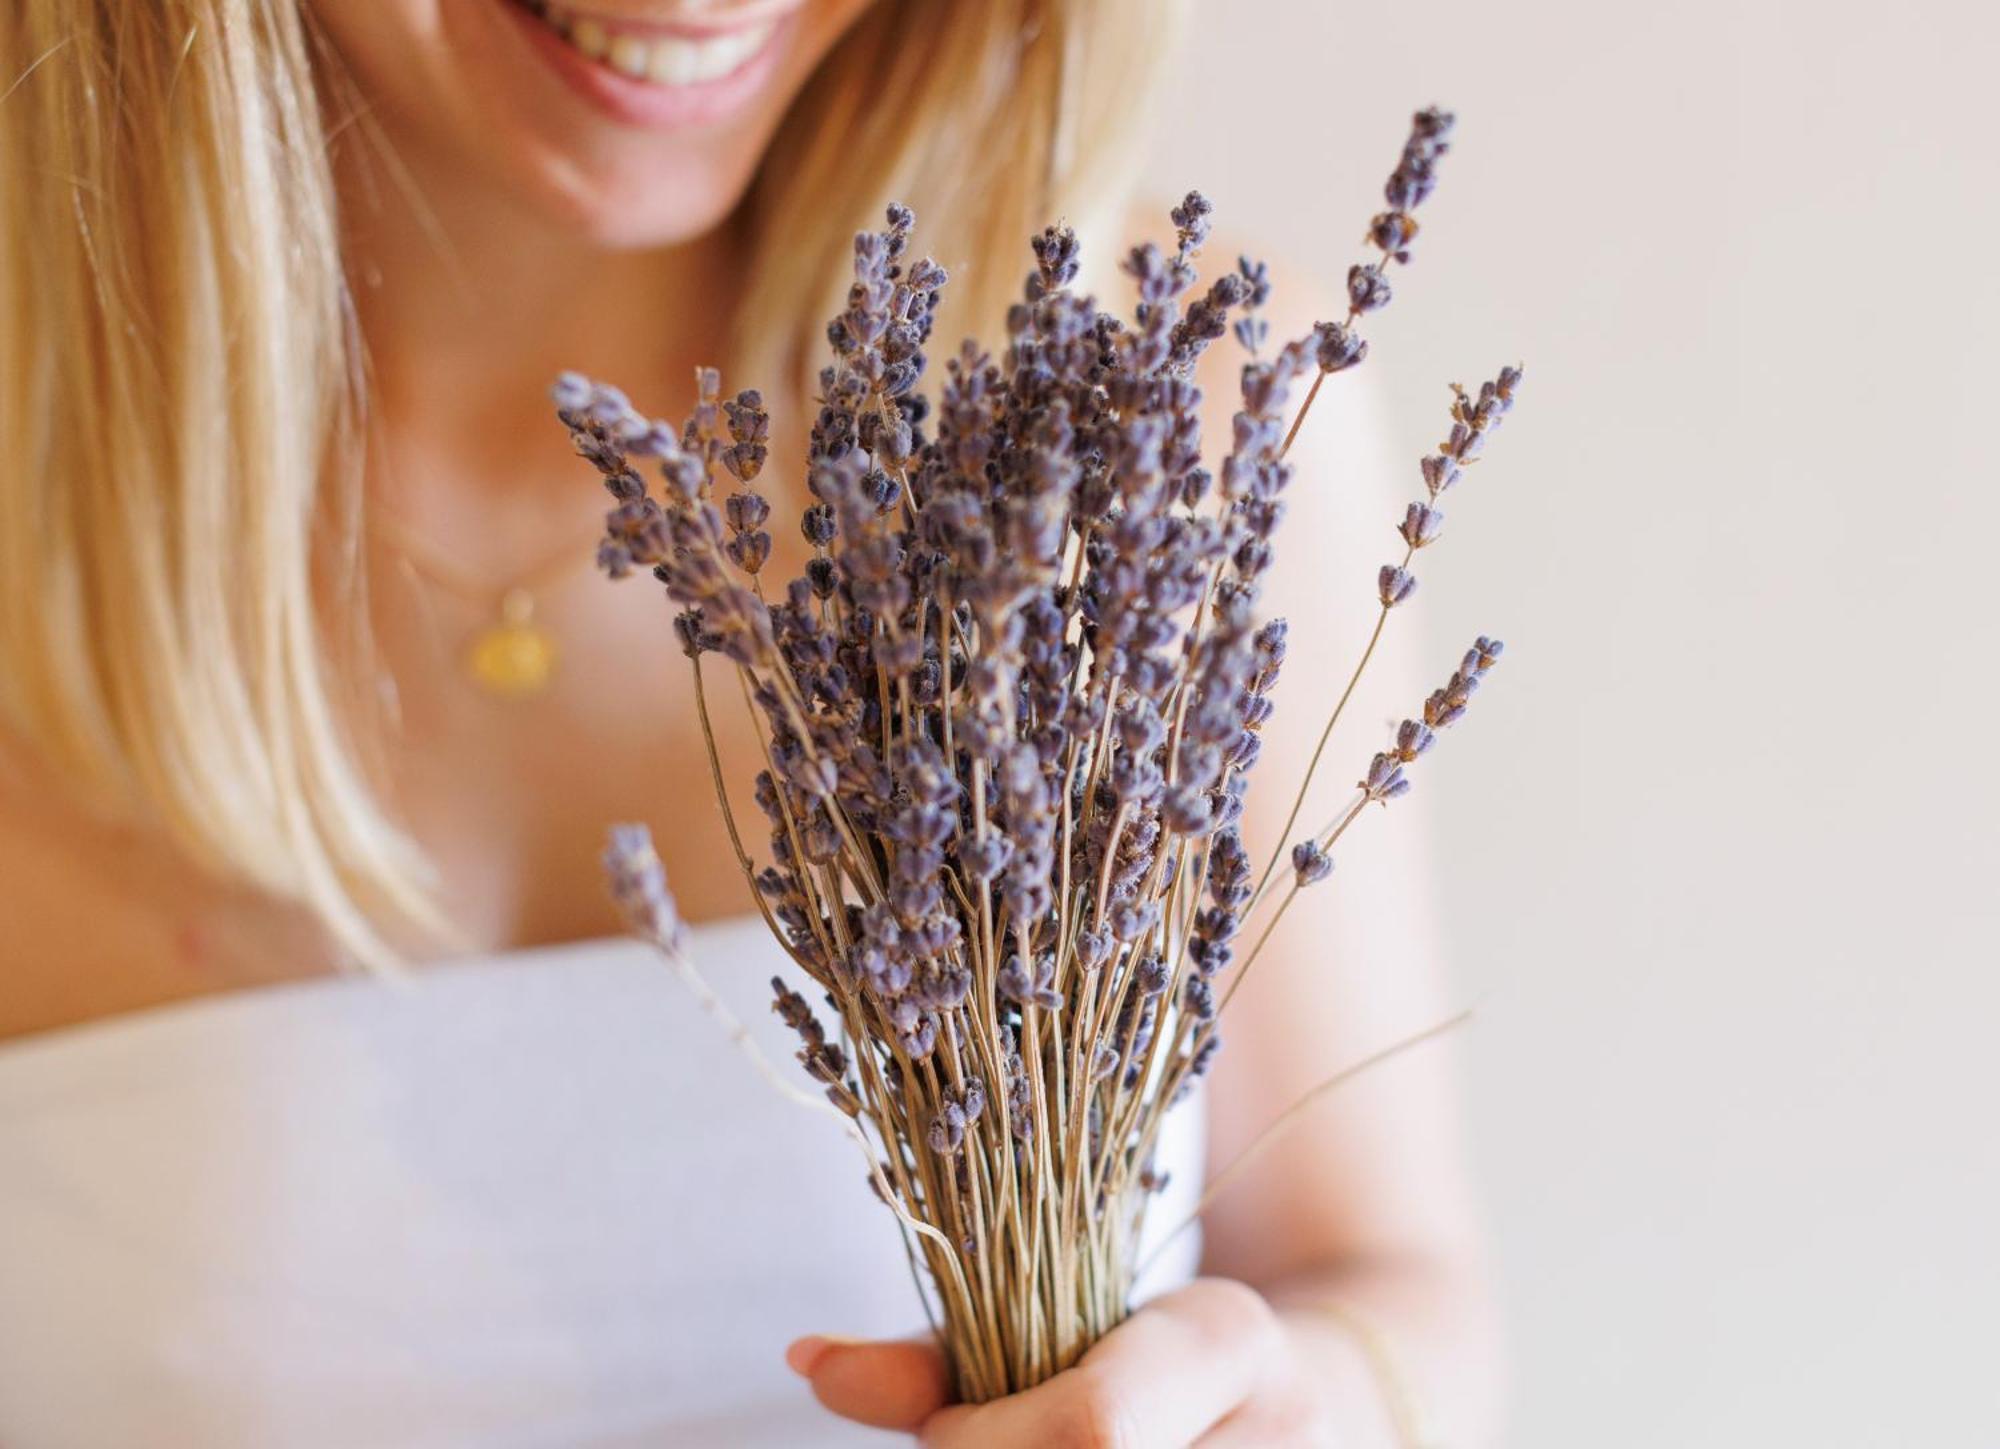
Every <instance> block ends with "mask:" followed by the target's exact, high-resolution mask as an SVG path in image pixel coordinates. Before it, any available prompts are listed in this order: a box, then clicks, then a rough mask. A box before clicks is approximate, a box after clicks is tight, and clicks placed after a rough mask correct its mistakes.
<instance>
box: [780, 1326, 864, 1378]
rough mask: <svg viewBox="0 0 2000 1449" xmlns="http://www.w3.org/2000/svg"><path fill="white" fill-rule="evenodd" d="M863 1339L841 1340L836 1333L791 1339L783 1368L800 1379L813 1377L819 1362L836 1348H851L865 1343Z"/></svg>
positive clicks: (813, 1334)
mask: <svg viewBox="0 0 2000 1449" xmlns="http://www.w3.org/2000/svg"><path fill="white" fill-rule="evenodd" d="M867 1341H868V1340H866V1339H865V1338H843V1337H841V1336H840V1335H839V1334H837V1333H809V1334H807V1335H806V1336H805V1337H804V1338H797V1339H793V1340H792V1343H791V1346H790V1347H789V1348H787V1349H786V1350H785V1366H786V1367H787V1368H789V1369H790V1370H791V1371H792V1372H793V1373H795V1374H797V1375H798V1376H799V1377H800V1378H802V1379H809V1378H811V1377H812V1376H813V1370H814V1369H816V1368H818V1367H819V1365H820V1361H821V1360H823V1359H824V1358H825V1357H826V1356H827V1354H828V1353H830V1352H831V1351H832V1350H834V1349H836V1348H852V1347H853V1346H855V1345H856V1344H860V1343H866V1342H867Z"/></svg>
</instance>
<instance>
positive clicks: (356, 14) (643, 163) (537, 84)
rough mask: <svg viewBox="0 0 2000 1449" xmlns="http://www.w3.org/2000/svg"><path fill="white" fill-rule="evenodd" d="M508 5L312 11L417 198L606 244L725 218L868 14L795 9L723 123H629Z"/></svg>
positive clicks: (697, 228)
mask: <svg viewBox="0 0 2000 1449" xmlns="http://www.w3.org/2000/svg"><path fill="white" fill-rule="evenodd" d="M515 3H516V0H318V4H317V6H316V9H317V11H318V13H319V18H320V20H321V22H322V26H323V28H324V30H325V32H326V34H327V37H328V39H329V40H330V41H331V42H332V44H333V47H334V49H335V50H336V52H337V53H338V55H339V57H340V59H341V61H342V62H343V63H344V65H345V68H346V69H347V71H348V72H349V74H350V75H351V76H352V77H353V78H354V80H355V81H356V83H357V84H358V85H359V87H360V89H361V90H362V92H363V96H364V98H365V101H366V103H367V104H368V106H369V108H370V110H371V111H372V112H373V114H374V115H375V117H376V118H377V119H378V121H379V122H380V124H381V126H382V128H383V129H384V131H385V132H386V133H387V139H388V140H389V141H390V142H391V144H392V145H393V146H394V147H395V148H396V149H397V151H398V152H399V154H400V156H401V159H402V160H404V161H405V162H406V163H407V164H408V165H409V166H410V168H411V169H412V171H413V172H415V173H416V174H417V176H418V178H419V180H420V181H421V183H422V184H423V185H424V186H425V187H426V188H427V189H429V190H432V191H434V192H437V191H441V190H442V191H449V192H451V193H453V194H455V195H456V196H458V197H460V198H465V199H471V200H474V201H476V200H477V193H480V192H485V193H488V194H489V199H502V200H504V201H505V203H506V204H507V206H508V207H509V209H519V208H523V207H525V208H526V209H528V210H529V211H531V212H533V213H537V214H539V215H541V216H542V217H543V218H544V219H545V220H547V221H549V222H551V223H552V224H554V225H555V226H557V227H558V228H560V229H561V230H562V231H564V232H566V233H569V234H572V235H574V236H576V237H577V238H578V239H579V240H584V241H588V242H591V243H594V244H597V245H603V246H613V247H641V246H660V245H668V244H671V243H673V242H676V241H680V240H685V239H687V238H689V237H691V236H695V235H699V234H700V233H701V232H703V231H706V230H708V229H709V228H711V227H713V226H714V225H715V224H716V223H717V222H719V221H720V220H721V219H722V218H723V217H724V216H726V215H727V214H728V212H729V211H730V210H731V208H733V207H734V206H735V204H736V202H737V201H738V200H739V199H740V197H741V196H742V194H743V192H744V190H745V189H746V188H747V186H748V185H749V182H750V179H751V177H752V176H753V175H754V174H755V171H756V168H757V164H758V161H759V159H760V158H761V157H762V155H763V152H764V150H765V148H766V146H767V145H768V144H769V142H770V139H771V137H772V135H773V133H775V131H776V130H777V128H778V126H779V124H780V122H781V121H782V120H783V117H784V114H785V112H786V110H787V109H788V108H789V107H790V106H791V104H792V102H793V101H794V100H796V98H797V96H798V93H799V92H800V91H801V90H803V89H804V88H805V86H806V84H807V83H808V82H809V80H810V79H811V77H812V75H813V73H814V71H815V70H816V69H817V68H818V66H819V64H820V63H821V62H822V61H823V60H824V59H825V57H826V54H827V52H828V51H829V50H831V49H832V48H833V47H834V45H835V44H836V43H837V42H838V41H839V40H840V38H841V37H842V36H843V35H844V34H845V33H846V32H847V30H848V29H849V28H850V27H851V26H852V25H853V24H854V23H855V22H856V21H857V20H858V19H859V18H860V17H861V16H862V14H863V13H864V12H865V11H867V10H868V9H869V8H870V0H806V3H805V4H803V5H800V6H798V7H797V8H796V9H794V10H793V11H791V12H790V13H789V14H788V15H787V16H786V17H785V19H784V20H783V22H782V27H783V29H782V32H781V41H782V44H781V45H780V46H779V48H778V50H777V54H776V57H775V60H776V63H775V64H773V65H772V66H770V68H769V71H768V75H767V76H766V78H765V79H764V80H763V81H762V82H761V83H760V84H759V85H757V86H756V87H755V88H754V90H752V91H751V92H750V93H749V94H747V95H746V96H745V97H744V98H743V99H742V101H741V102H740V103H739V104H736V105H734V106H733V107H731V108H730V109H729V110H728V111H727V112H726V113H725V114H724V115H722V116H720V117H717V118H715V119H713V120H708V121H700V122H695V123H691V124H686V125H634V124H628V123H625V122H622V121H620V120H619V119H617V118H615V117H613V116H611V115H609V114H607V113H606V112H605V111H604V109H603V108H602V107H600V106H598V105H596V104H593V103H592V102H590V101H589V100H587V99H586V98H585V97H583V96H581V95H580V94H579V93H578V91H577V88H576V86H575V85H574V84H573V83H572V81H571V80H570V79H566V78H565V72H564V68H563V66H564V60H563V59H555V60H552V58H551V55H550V53H549V50H548V44H547V37H546V36H544V35H542V34H541V33H540V32H539V31H538V30H537V28H536V27H538V26H539V25H540V24H541V22H540V21H537V20H534V19H532V18H528V17H525V16H524V15H523V14H522V13H521V12H520V11H519V10H517V9H516V8H515ZM676 8H682V7H673V6H663V7H662V9H661V11H660V13H661V14H663V15H664V14H670V13H672V12H673V11H674V9H676ZM726 8H727V7H712V8H711V13H715V12H716V11H717V10H723V9H726ZM627 13H632V12H631V11H629V10H628V12H627ZM558 55H566V53H563V52H558ZM469 194H470V195H469ZM441 199H442V198H441Z"/></svg>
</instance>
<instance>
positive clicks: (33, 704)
mask: <svg viewBox="0 0 2000 1449" xmlns="http://www.w3.org/2000/svg"><path fill="white" fill-rule="evenodd" d="M5 9H6V10H7V11H8V12H9V13H8V14H6V15H0V440H4V445H3V446H4V451H0V727H4V728H5V730H6V732H7V733H8V734H9V735H10V736H11V737H12V739H13V741H14V743H15V744H16V745H17V746H18V747H20V748H21V749H22V750H23V751H24V752H25V753H26V755H27V757H28V758H29V759H31V760H32V761H34V762H35V764H36V765H37V766H39V767H41V768H45V769H47V770H49V771H51V772H53V773H55V774H56V775H57V776H58V777H59V778H61V779H62V780H63V781H64V783H65V784H66V786H67V787H68V788H69V789H70V790H71V791H72V792H73V794H74V795H75V796H76V797H77V798H78V799H79V801H81V802H83V803H84V804H86V806H87V807H88V808H92V809H95V810H97V811H99V812H102V813H106V814H110V815H115V816H117V817H120V818H124V819H129V820H134V821H138V822H141V823H143V824H145V825H147V826H149V827H152V828H156V829H158V830H160V831H162V832H164V833H165V834H166V835H167V836H168V837H169V838H170V839H171V840H172V841H173V842H174V843H175V844H176V845H177V846H178V847H179V848H180V849H182V850H183V851H185V852H186V854H187V855H188V856H189V857H191V858H192V859H193V860H195V861H196V862H197V863H199V864H200V865H201V866H203V867H204V868H205V869H207V870H208V871H210V872H211V873H212V874H214V875H216V876H218V877H219V878H223V879H228V880H232V881H240V882H246V883H249V884H251V885H253V886H255V887H256V888H258V889H260V890H262V891H264V892H266V893H268V894H270V895H271V896H273V897H276V898H278V899H281V900H286V901H290V902H295V903H298V904H300V905H303V906H304V907H306V908H307V909H309V910H310V911H311V912H312V914H313V915H314V916H315V918H316V919H318V920H319V921H320V922H321V923H322V925H323V926H324V928H325V929H326V930H327V932H328V933H329V934H330V936H331V938H332V939H333V940H334V941H335V942H337V943H338V944H339V946H340V947H342V948H343V951H344V954H345V955H346V957H348V958H349V959H351V960H352V961H354V962H358V963H360V964H364V965H369V966H389V965H392V964H393V963H394V962H395V961H396V959H397V957H398V954H399V950H400V949H401V947H402V945H404V944H407V943H411V942H414V941H424V940H428V941H432V942H438V943H443V942H448V941H450V940H451V939H452V936H451V930H450V925H449V922H447V921H446V920H445V919H444V918H443V916H442V914H441V913H440V911H439V910H438V908H437V906H436V903H435V901H434V899H433V895H432V890H433V886H434V872H433V871H432V870H431V868H430V864H429V862H428V861H427V859H426V858H425V856H424V853H423V851H422V850H421V849H420V848H419V846H418V845H417V843H416V842H415V841H414V840H413V839H412V838H411V837H410V835H409V834H408V833H407V832H406V830H405V829H404V828H403V827H402V825H401V824H400V823H399V822H398V820H397V819H396V817H395V814H394V812H393V810H392V809H391V808H390V807H389V806H388V805H387V804H386V803H385V801H384V799H383V798H382V795H381V793H380V786H381V781H380V778H379V776H380V772H379V771H377V770H374V769H371V768H369V767H368V766H367V765H366V764H365V763H364V762H366V761H368V760H370V759H372V758H376V757H377V751H376V749H375V746H376V745H377V744H379V740H377V739H375V738H374V737H373V736H374V733H375V731H377V730H378V729H380V728H381V725H382V722H381V720H380V717H379V712H378V711H373V710H371V709H370V708H369V707H368V705H367V700H368V699H369V698H370V697H371V695H372V693H373V691H372V689H371V683H372V681H371V678H370V672H371V671H372V670H373V668H374V667H375V666H374V664H373V663H372V656H371V654H370V651H369V649H368V641H367V628H366V620H365V604H364V594H363V587H362V585H363V581H362V580H361V578H360V576H359V564H358V559H359V557H360V550H359V548H358V547H356V546H355V539H356V537H357V530H358V528H359V526H360V510H361V500H362V491H361V489H360V487H359V475H358V459H359V453H360V449H359V446H358V441H359V440H358V438H357V436H356V431H357V429H356V419H357V417H358V415H359V412H360V408H361V406H362V403H363V398H362V395H361V385H360V382H359V378H360V376H361V370H360V368H359V366H358V359H359V356H360V347H359V340H358V338H357V337H356V335H355V329H354V323H353V313H352V309H351V307H350V305H349V298H348V294H347V289H346V283H345V279H344V273H343V267H342V259H341V254H340V247H339V236H340V217H339V211H338V206H337V198H336V194H335V188H334V178H333V170H332V167H331V165H330V162H329V157H328V140H329V138H328V134H327V129H328V128H327V123H326V117H327V115H328V114H330V112H331V108H330V107H329V105H328V104H327V102H328V99H329V98H328V96H327V95H326V94H325V93H324V92H325V88H326V87H327V86H328V85H330V84H332V82H330V81H328V80H327V79H326V77H327V75H328V73H329V69H330V68H329V67H328V66H326V65H324V64H321V63H320V61H321V60H323V59H324V56H323V54H322V42H321V41H320V39H319V37H318V36H317V35H316V32H315V31H314V30H313V28H312V26H311V24H310V20H309V17H308V16H307V15H306V14H305V13H303V11H302V8H301V3H300V0H148V3H145V4H133V3H130V0H9V3H8V4H7V5H6V7H5ZM1178 10H1179V7H1178V5H1176V4H1167V3H1162V0H978V3H957V4H952V5H950V6H946V5H944V4H942V3H938V0H878V3H876V4H875V5H873V6H872V7H871V8H870V10H869V11H868V12H867V13H866V14H865V15H864V16H863V17H861V19H860V20H859V21H857V23H856V24H855V25H854V27H853V28H852V29H851V30H850V31H849V32H848V34H847V35H846V36H845V37H843V39H842V40H841V41H840V42H839V44H838V45H837V46H836V47H835V48H834V50H833V51H832V52H830V53H829V55H828V56H827V58H826V60H825V62H824V63H823V64H822V65H821V67H820V69H819V70H818V71H817V72H816V74H815V75H814V77H813V78H812V80H811V81H810V82H809V84H808V86H807V87H806V89H805V91H804V92H803V93H802V94H801V95H800V97H799V98H798V100H797V102H796V103H795V105H794V106H793V108H792V110H791V112H790V113H789V114H788V115H787V116H786V118H785V121H784V122H783V124H782V125H781V127H780V129H779V132H778V134H777V135H776V136H775V138H774V139H773V142H772V145H771V148H770V150H769V152H768V154H767V155H766V157H765V159H764V161H763V163H762V164H761V166H760V168H759V172H758V174H757V176H756V178H755V179H754V180H753V182H752V186H751V190H750V193H749V195H748V196H747V197H746V198H745V201H744V203H743V208H742V213H741V215H742V218H743V220H744V222H745V224H746V227H747V236H748V240H749V244H750V246H751V254H752V257H753V267H752V271H751V277H752V279H753V280H752V284H751V286H750V289H749V291H748V294H747V295H746V296H745V297H744V298H743V299H742V302H741V305H740V307H739V309H738V312H737V315H736V318H735V322H734V327H733V332H732V336H731V339H730V346H729V360H730V361H731V363H732V364H733V366H732V371H733V373H734V375H735V376H737V377H740V378H743V379H746V380H748V379H753V378H754V379H764V378H769V379H772V380H773V381H774V382H775V381H778V380H780V379H787V380H789V382H790V384H791V386H792V387H793V388H794V389H802V388H803V387H804V386H805V383H804V381H803V380H804V378H805V377H806V376H807V375H808V371H809V366H810V360H811V358H812V357H813V356H814V354H815V351H816V348H817V345H818V341H819V338H820V335H821V334H820V327H821V325H822V321H823V319H824V318H825V317H827V316H829V315H831V314H832V313H833V312H834V311H836V310H837V309H838V304H839V302H840V299H841V297H842V295H843V292H844V289H845V269H846V268H847V266H848V263H849V251H848V247H847V242H848V238H849V237H850V236H851V235H852V233H853V232H854V231H855V230H857V229H859V228H860V227H863V226H866V225H870V224H874V223H877V222H879V217H880V209H881V207H882V206H883V205H884V204H886V203H887V202H888V201H889V200H891V199H900V200H906V201H908V202H910V203H911V204H912V205H914V206H915V207H916V208H917V210H918V214H919V216H920V217H921V218H923V222H924V230H925V239H926V244H927V247H928V248H929V249H930V250H932V251H934V252H935V253H936V254H937V255H938V257H939V259H940V260H942V261H944V262H945V263H946V264H947V266H950V267H951V268H952V269H953V271H954V280H953V286H952V288H951V289H950V298H951V299H950V301H949V302H948V304H947V310H946V313H945V315H944V317H943V318H942V319H941V323H940V330H941V335H943V336H947V337H955V336H957V335H958V334H959V333H960V332H962V331H968V330H982V331H983V330H985V329H987V328H989V327H990V326H991V325H992V324H993V322H994V321H995V320H996V319H997V317H998V316H999V315H1000V312H1001V310H1002V308H1003V307H1004V305H1005V302H1006V300H1007V298H1008V297H1009V296H1010V295H1011V294H1012V292H1013V291H1014V290H1015V289H1016V288H1017V287H1018V285H1019V282H1020V277H1021V274H1022V273H1023V272H1024V271H1025V270H1026V267H1027V258H1026V254H1025V249H1024V246H1023V243H1024V242H1025V239H1026V237H1027V236H1028V235H1029V233H1030V232H1031V231H1033V230H1035V229H1037V228H1039V227H1040V226H1041V225H1043V224H1045V223H1047V222H1049V221H1051V220H1054V219H1056V218H1057V217H1059V216H1067V217H1068V218H1070V219H1071V220H1072V221H1075V222H1077V223H1078V224H1079V225H1086V224H1089V223H1090V219H1091V218H1093V217H1100V216H1103V217H1110V216H1115V215H1117V214H1118V213H1119V211H1120V210H1122V206H1123V200H1124V197H1123V184H1124V182H1125V180H1126V178H1127V177H1128V176H1129V174H1130V166H1129V164H1128V163H1129V160H1130V158H1131V153H1132V148H1133V145H1134V143H1135V140H1136V137H1137V135H1138V133H1139V130H1140V128H1141V127H1142V125H1143V122H1144V119H1145V108H1146V101H1147V97H1148V95H1149V93H1150V90H1151V82H1152V80H1153V78H1154V76H1155V75H1156V73H1157V70H1158V62H1159V61H1160V60H1161V58H1162V57H1163V56H1164V54H1165V52H1166V50H1167V48H1168V46H1169V44H1170V40H1171V33H1172V32H1173V31H1174V29H1175V28H1176V26H1177V24H1178ZM1098 225H1102V223H1098ZM1100 234H1102V233H1100Z"/></svg>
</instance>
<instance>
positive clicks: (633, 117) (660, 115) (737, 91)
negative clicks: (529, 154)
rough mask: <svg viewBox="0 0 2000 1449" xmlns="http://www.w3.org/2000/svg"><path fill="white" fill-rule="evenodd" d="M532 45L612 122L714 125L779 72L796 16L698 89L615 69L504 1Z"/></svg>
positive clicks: (652, 126)
mask: <svg viewBox="0 0 2000 1449" xmlns="http://www.w3.org/2000/svg"><path fill="white" fill-rule="evenodd" d="M500 3H501V6H502V8H503V9H505V10H506V11H507V13H508V14H509V15H511V16H512V17H513V18H514V23H515V25H516V26H517V27H519V29H520V30H521V32H522V34H523V37H524V38H525V39H526V40H527V42H528V44H529V45H530V46H532V47H533V48H534V50H535V51H536V52H537V53H538V54H539V55H540V56H541V57H542V59H543V60H544V61H546V62H547V63H548V64H549V66H550V67H551V68H552V69H553V70H554V71H555V72H556V73H557V74H558V75H560V76H561V77H562V78H563V80H564V81H565V82H567V83H568V85H569V87H570V89H571V90H573V91H575V92H576V93H577V94H578V95H580V96H582V97H583V98H584V99H585V100H586V101H589V102H590V103H591V104H592V105H594V106H595V107H596V108H597V109H598V110H600V111H602V112H603V113H604V114H605V115H607V116H609V117H610V118H611V119H612V120H614V121H618V122H621V123H623V124H625V125H628V126H641V127H645V128H647V129H649V130H658V131H665V130H674V129H677V128H680V127H691V126H706V125H714V124H716V123H718V122H721V121H725V120H727V119H729V117H730V116H732V115H734V114H735V113H736V112H737V111H739V110H741V109H743V108H744V107H745V106H747V105H748V104H749V102H750V100H751V99H752V98H753V97H754V96H756V94H757V93H758V92H759V91H761V90H763V88H764V83H765V82H766V81H768V80H769V79H770V78H771V73H772V72H773V71H774V70H776V69H777V65H778V61H779V59H780V57H781V56H782V55H783V54H784V49H785V42H786V41H787V40H788V39H790V36H791V28H792V21H793V16H791V15H787V16H786V17H784V18H783V19H781V20H779V21H778V22H777V24H776V25H775V26H774V27H773V28H772V30H771V34H770V36H769V37H768V38H767V39H766V40H765V41H764V44H763V46H762V47H761V48H760V49H759V50H758V51H757V52H756V53H755V54H753V55H751V56H749V57H747V58H746V59H745V60H744V61H743V63H742V64H741V65H739V66H737V67H736V69H735V70H733V71H731V72H730V73H729V74H728V75H725V76H717V77H716V78H715V79H714V80H706V81H699V82H697V83H695V84H693V85H684V86H662V85H653V84H651V83H649V82H647V81H641V80H634V79H633V78H632V77H630V76H628V75H625V74H623V73H622V72H620V71H615V70H613V69H611V67H609V66H607V65H600V64H598V63H597V62H596V61H594V60H592V59H590V58H589V57H588V56H586V55H584V54H583V52H582V51H580V50H577V49H576V48H575V47H574V46H572V45H571V44H570V43H569V42H568V41H567V40H564V39H563V38H562V37H561V36H560V35H558V34H556V33H555V31H554V30H552V29H551V28H550V27H549V26H548V24H547V23H546V22H544V21H543V20H542V19H541V18H540V17H539V16H537V15H534V14H532V13H531V12H530V11H528V10H527V9H526V8H525V7H523V6H522V5H520V4H519V3H518V0H500Z"/></svg>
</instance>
